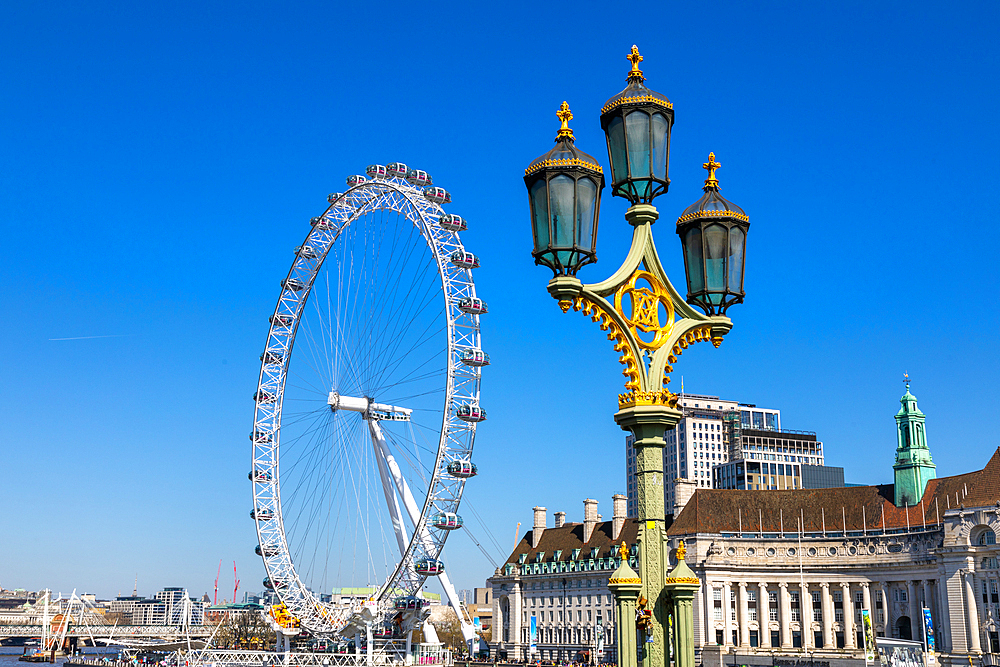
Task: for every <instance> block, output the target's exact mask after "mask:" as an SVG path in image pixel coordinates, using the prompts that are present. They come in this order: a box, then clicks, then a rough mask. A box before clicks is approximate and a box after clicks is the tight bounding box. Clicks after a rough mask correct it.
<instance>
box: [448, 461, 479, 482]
mask: <svg viewBox="0 0 1000 667" xmlns="http://www.w3.org/2000/svg"><path fill="white" fill-rule="evenodd" d="M448 474H449V475H451V476H452V477H457V478H459V479H468V478H470V477H475V476H476V475H478V474H479V469H478V468H477V467H476V464H475V463H473V462H472V461H469V460H468V459H458V460H456V461H452V462H451V463H449V464H448Z"/></svg>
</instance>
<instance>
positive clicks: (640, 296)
mask: <svg viewBox="0 0 1000 667" xmlns="http://www.w3.org/2000/svg"><path fill="white" fill-rule="evenodd" d="M640 280H641V281H644V282H645V283H647V284H648V285H649V287H637V286H636V283H637V282H638V281H640ZM626 296H627V297H629V301H631V302H632V308H631V310H632V312H631V313H628V314H626V313H625V311H624V307H623V305H622V302H623V301H624V298H625V297H626ZM660 306H662V307H663V310H664V311H665V313H666V318H665V321H664V322H660ZM615 310H616V311H617V312H618V314H619V315H621V316H622V319H624V320H625V321H626V322H628V324H629V328H630V329H631V330H632V335H633V336H634V337H635V339H636V342H637V343H638V344H639V347H641V348H643V349H645V350H658V349H659V348H661V347H663V345H664V343H666V342H667V340H668V339H669V338H670V329H671V328H672V327H673V325H674V302H673V300H672V299H671V298H670V292H668V291H667V288H666V287H665V286H664V285H663V283H662V282H660V279H659V278H657V277H656V276H655V275H653V274H652V273H650V272H649V271H643V270H641V269H636V270H635V271H633V272H632V275H631V276H629V279H628V280H627V281H626V282H625V284H624V285H622V286H621V287H619V288H618V291H617V292H615ZM640 331H641V332H643V333H652V334H653V340H652V341H650V342H646V341H644V340H642V339H641V338H639V335H638V332H640Z"/></svg>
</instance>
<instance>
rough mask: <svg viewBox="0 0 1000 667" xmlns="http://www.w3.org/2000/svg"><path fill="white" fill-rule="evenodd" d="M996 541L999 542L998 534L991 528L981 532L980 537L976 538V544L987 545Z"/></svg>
mask: <svg viewBox="0 0 1000 667" xmlns="http://www.w3.org/2000/svg"><path fill="white" fill-rule="evenodd" d="M996 543H997V534H996V533H994V532H993V531H992V530H990V529H989V528H987V529H986V530H984V531H983V532H981V533H979V539H977V540H976V544H978V545H979V546H987V545H990V544H996Z"/></svg>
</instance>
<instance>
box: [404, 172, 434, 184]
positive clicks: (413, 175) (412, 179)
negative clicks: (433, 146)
mask: <svg viewBox="0 0 1000 667" xmlns="http://www.w3.org/2000/svg"><path fill="white" fill-rule="evenodd" d="M406 182H407V183H409V184H410V185H415V186H417V187H418V188H422V187H425V186H428V185H433V184H434V182H433V181H432V180H431V175H430V174H428V173H427V172H426V171H424V170H423V169H410V170H409V171H407V172H406Z"/></svg>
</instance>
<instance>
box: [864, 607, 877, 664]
mask: <svg viewBox="0 0 1000 667" xmlns="http://www.w3.org/2000/svg"><path fill="white" fill-rule="evenodd" d="M861 624H862V626H864V635H865V664H866V665H874V664H875V630H874V628H872V614H871V611H869V610H868V609H862V610H861Z"/></svg>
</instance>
